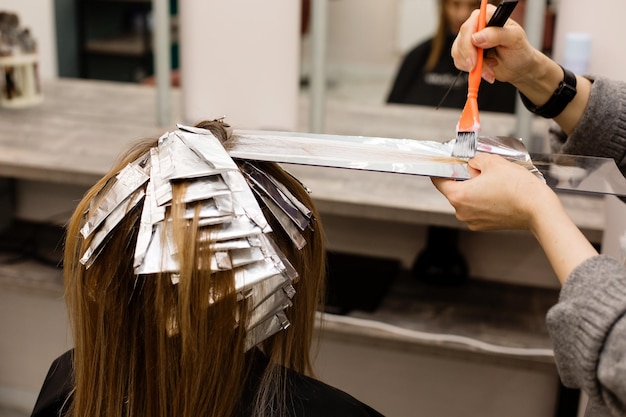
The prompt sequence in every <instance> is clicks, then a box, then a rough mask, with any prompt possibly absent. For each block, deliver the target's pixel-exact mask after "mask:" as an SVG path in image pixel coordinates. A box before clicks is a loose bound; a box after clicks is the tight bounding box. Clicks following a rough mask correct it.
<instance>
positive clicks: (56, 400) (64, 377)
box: [31, 351, 383, 417]
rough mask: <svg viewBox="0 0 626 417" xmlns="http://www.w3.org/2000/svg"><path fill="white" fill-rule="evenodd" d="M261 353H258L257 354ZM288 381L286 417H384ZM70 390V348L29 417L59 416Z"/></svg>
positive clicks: (331, 391) (291, 377) (338, 395)
mask: <svg viewBox="0 0 626 417" xmlns="http://www.w3.org/2000/svg"><path fill="white" fill-rule="evenodd" d="M261 356H262V355H261V354H260V353H259V354H257V355H256V357H261ZM255 363H256V362H255ZM259 363H260V366H255V369H254V371H253V377H252V378H251V379H252V380H254V379H255V378H256V379H257V380H258V379H260V375H261V372H262V370H263V369H264V366H265V364H266V363H267V362H266V360H265V359H264V358H262V359H261V360H260V361H259ZM287 384H288V387H289V389H290V391H289V396H290V398H289V399H288V404H290V405H293V407H291V408H290V409H289V410H288V416H289V417H383V415H382V414H380V413H379V412H377V411H376V410H374V409H373V408H371V407H369V406H367V405H365V404H363V403H362V402H360V401H358V400H357V399H355V398H353V397H352V396H350V395H348V394H346V393H345V392H343V391H340V390H338V389H336V388H333V387H331V386H330V385H327V384H324V383H323V382H320V381H318V380H315V379H313V378H310V377H307V376H304V375H302V374H299V373H296V372H293V371H291V370H287ZM71 390H72V351H68V352H66V353H65V354H63V355H62V356H60V357H59V358H58V359H56V360H55V361H54V362H53V363H52V366H51V367H50V370H49V371H48V375H47V376H46V379H45V381H44V383H43V387H42V389H41V392H40V393H39V397H38V398H37V402H36V403H35V408H34V410H33V413H32V415H31V417H59V411H60V410H61V408H62V407H63V404H64V403H65V401H66V399H67V397H68V395H70V392H71ZM252 398H253V390H249V389H247V390H246V392H245V393H244V398H243V400H242V403H244V404H245V403H247V404H252ZM70 400H71V399H70ZM63 408H64V409H66V408H67V407H63ZM243 408H244V409H243V410H240V411H239V412H237V413H236V414H235V416H234V417H244V416H245V417H247V416H250V415H251V412H250V410H249V408H246V407H243Z"/></svg>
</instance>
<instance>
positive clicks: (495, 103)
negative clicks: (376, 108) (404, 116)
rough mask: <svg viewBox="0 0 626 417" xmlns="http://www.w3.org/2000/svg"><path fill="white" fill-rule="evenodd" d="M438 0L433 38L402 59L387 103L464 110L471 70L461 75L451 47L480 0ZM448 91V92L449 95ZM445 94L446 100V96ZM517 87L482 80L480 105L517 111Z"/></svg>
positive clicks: (499, 109) (495, 110) (495, 109)
mask: <svg viewBox="0 0 626 417" xmlns="http://www.w3.org/2000/svg"><path fill="white" fill-rule="evenodd" d="M432 1H437V6H438V8H439V21H438V24H437V29H436V32H435V34H434V36H433V37H431V38H429V39H427V40H425V41H423V42H421V43H420V44H418V45H417V46H415V47H414V48H413V49H411V50H410V51H409V52H408V53H407V54H406V55H405V56H404V57H403V59H402V62H401V64H400V66H399V68H398V70H397V73H396V75H395V78H394V80H393V85H392V87H391V90H390V92H389V94H388V97H387V103H397V104H416V105H423V106H430V107H435V106H437V105H439V104H440V103H441V107H448V108H456V109H462V108H463V106H464V105H465V101H466V99H467V73H464V74H461V76H459V77H458V78H457V76H458V75H459V70H458V69H457V68H456V67H455V66H454V61H453V59H452V57H451V55H450V48H451V47H452V43H453V42H454V38H455V36H456V35H457V33H458V32H459V29H460V27H461V24H462V23H463V22H464V21H465V20H467V18H468V17H469V16H470V14H471V13H472V10H474V9H477V8H479V7H480V0H432ZM446 93H448V95H447V96H446ZM444 96H445V100H443V101H442V99H443V98H444ZM515 102H516V90H515V87H513V86H512V85H510V84H507V83H500V82H496V83H494V84H490V83H487V82H482V83H481V86H480V94H479V95H478V107H479V108H480V109H481V110H483V111H493V112H503V113H514V112H515Z"/></svg>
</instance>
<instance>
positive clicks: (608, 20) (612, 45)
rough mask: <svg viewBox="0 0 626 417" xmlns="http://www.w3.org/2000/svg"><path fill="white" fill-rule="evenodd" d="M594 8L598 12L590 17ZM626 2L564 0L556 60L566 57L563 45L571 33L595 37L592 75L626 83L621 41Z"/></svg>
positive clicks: (559, 17) (558, 14)
mask: <svg viewBox="0 0 626 417" xmlns="http://www.w3.org/2000/svg"><path fill="white" fill-rule="evenodd" d="M590 7H593V10H594V11H595V13H596V16H595V17H594V18H588V14H589V12H590V10H591V9H590ZM625 14H626V2H624V1H616V0H595V1H594V2H593V6H592V3H590V2H589V1H588V0H560V1H559V2H558V11H557V21H556V28H555V29H556V30H555V39H554V58H555V59H556V60H557V61H559V62H560V61H561V60H562V58H563V54H562V51H563V43H564V39H565V35H566V34H567V33H568V32H588V33H590V34H591V35H592V37H593V38H592V43H591V60H590V65H589V73H590V74H598V75H604V76H607V77H610V78H615V79H620V80H626V71H625V70H624V68H626V54H624V50H625V49H624V46H623V44H622V41H621V36H622V35H621V28H622V27H623V25H624V15H625Z"/></svg>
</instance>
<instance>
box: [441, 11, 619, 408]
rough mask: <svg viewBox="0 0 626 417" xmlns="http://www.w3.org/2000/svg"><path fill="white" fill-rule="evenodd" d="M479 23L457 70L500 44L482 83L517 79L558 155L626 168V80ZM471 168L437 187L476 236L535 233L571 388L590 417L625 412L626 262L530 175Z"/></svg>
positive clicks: (501, 164) (484, 158) (479, 160)
mask: <svg viewBox="0 0 626 417" xmlns="http://www.w3.org/2000/svg"><path fill="white" fill-rule="evenodd" d="M493 10H494V8H493V7H491V8H490V9H489V14H491V13H493ZM489 14H488V18H489ZM477 18H478V14H477V13H473V14H472V16H471V17H470V18H469V19H468V20H467V22H465V23H464V24H463V26H462V27H461V30H460V31H459V35H458V37H457V38H456V40H455V42H454V45H453V48H452V54H453V56H454V62H455V64H456V65H457V66H458V67H459V68H460V69H463V70H465V71H469V70H470V69H471V68H472V67H473V66H474V65H475V63H476V57H477V51H476V48H477V47H480V48H485V49H486V48H495V49H493V50H491V51H490V52H489V53H488V54H487V55H486V56H485V59H484V66H483V79H484V80H486V81H488V82H494V81H495V80H499V81H503V82H509V83H511V84H512V85H514V86H515V87H516V88H518V90H519V92H520V94H521V97H522V101H523V103H524V105H525V106H526V107H527V108H528V109H529V110H530V111H532V112H533V113H535V114H537V115H540V116H543V117H546V118H552V119H553V120H554V121H555V122H556V124H555V131H554V132H552V133H553V135H552V136H551V145H552V147H553V149H554V150H555V151H560V152H562V153H567V154H581V155H590V156H601V157H610V158H614V159H615V161H616V162H617V165H618V166H619V168H620V170H621V171H622V173H624V172H626V158H625V155H626V83H624V82H620V81H615V80H609V79H606V78H603V77H593V76H582V75H575V74H573V73H571V72H570V71H568V70H567V69H564V68H562V67H561V66H560V65H559V64H558V63H556V62H555V61H553V60H551V59H550V58H549V57H547V56H546V55H544V54H543V53H541V52H540V51H538V50H536V49H535V48H533V47H532V46H531V45H530V43H529V42H528V40H527V37H526V34H525V32H524V30H523V29H522V27H521V26H520V25H519V24H517V23H516V22H515V21H513V20H509V21H508V22H507V23H506V25H505V26H504V27H503V28H497V27H488V28H485V29H483V30H481V31H479V32H476V30H475V28H476V21H477V20H476V19H477ZM557 125H558V126H557ZM468 163H469V166H470V168H471V171H472V178H471V179H469V180H467V181H463V182H457V181H451V180H446V179H441V178H433V179H432V181H433V183H434V185H435V186H436V187H437V189H439V191H441V192H442V193H443V194H444V195H445V196H446V198H447V199H448V200H449V202H450V203H451V204H452V206H454V208H455V209H456V216H457V218H458V219H459V220H461V221H463V222H465V223H467V225H468V226H469V228H470V229H471V230H502V229H524V230H529V231H530V232H531V233H532V234H533V235H534V236H535V238H536V239H537V241H538V242H539V244H540V245H541V246H542V248H543V250H544V251H545V253H546V255H547V257H548V259H549V261H550V263H551V265H552V267H553V269H554V271H555V273H556V276H557V277H558V279H559V280H560V282H561V284H562V289H561V293H560V298H559V302H558V303H557V304H556V305H555V306H553V307H552V308H551V309H550V310H549V312H548V314H547V326H548V330H549V332H550V335H551V337H552V340H553V347H554V354H555V360H556V363H557V367H558V370H559V373H560V376H561V379H562V381H563V384H564V385H565V386H568V387H572V388H579V389H581V390H583V391H584V392H585V393H587V395H588V396H589V402H588V405H587V409H586V414H585V416H586V417H596V416H623V415H625V414H626V316H625V313H626V269H625V268H624V265H623V264H622V263H621V262H618V261H617V260H616V259H613V258H611V257H608V256H605V255H599V254H598V252H597V251H596V249H595V248H594V247H593V246H592V245H591V244H590V243H589V241H588V240H587V239H586V238H585V236H584V235H583V234H582V233H581V231H580V230H579V229H578V228H577V227H576V225H575V224H574V223H573V221H572V220H571V219H570V217H569V216H568V214H567V213H566V211H565V210H564V208H563V206H562V204H561V202H560V200H559V197H558V196H557V195H556V194H555V193H554V192H553V191H552V189H550V188H549V187H548V186H547V185H546V184H544V183H543V182H542V181H541V180H540V179H538V178H537V177H535V176H534V175H532V174H531V173H530V172H529V171H528V170H527V169H525V168H522V167H520V166H518V165H516V164H514V163H512V162H508V161H505V160H504V159H503V158H501V157H499V156H496V155H491V154H478V155H476V157H475V158H473V159H471V160H469V162H468Z"/></svg>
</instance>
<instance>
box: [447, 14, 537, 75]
mask: <svg viewBox="0 0 626 417" xmlns="http://www.w3.org/2000/svg"><path fill="white" fill-rule="evenodd" d="M494 10H495V7H494V6H492V5H488V10H487V19H489V18H490V17H491V15H492V14H493V12H494ZM477 22H478V10H475V11H474V12H472V15H471V16H470V17H469V19H468V20H467V21H465V23H463V25H462V26H461V30H460V31H459V34H458V36H457V38H456V40H455V41H454V44H453V45H452V57H453V58H454V64H455V65H456V66H457V67H458V68H459V69H462V70H464V71H468V72H469V71H470V70H471V69H472V68H474V67H475V66H476V62H477V59H478V58H477V57H478V52H477V48H484V49H489V48H495V49H493V50H491V51H490V52H489V53H487V54H486V55H485V57H484V61H483V78H484V79H485V80H487V81H489V82H493V81H494V80H495V79H497V80H499V81H504V82H509V83H512V84H514V85H515V84H516V83H518V82H520V81H522V80H524V79H526V78H527V77H528V75H529V73H532V72H533V71H534V70H536V69H537V64H538V61H539V62H540V61H543V59H548V58H547V57H545V56H544V55H543V54H542V53H541V52H539V51H537V50H536V49H535V48H534V47H533V46H532V45H531V44H530V43H529V42H528V38H527V37H526V33H525V32H524V29H523V28H522V27H521V26H520V25H519V24H518V23H517V22H515V21H514V20H512V19H509V20H508V21H507V22H506V24H505V25H504V27H486V28H485V29H483V30H481V31H479V32H476V25H477Z"/></svg>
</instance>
